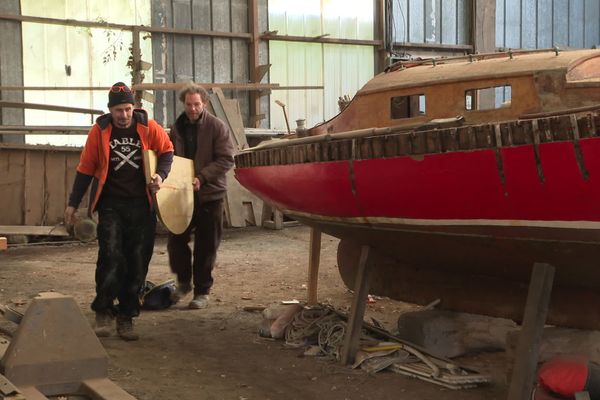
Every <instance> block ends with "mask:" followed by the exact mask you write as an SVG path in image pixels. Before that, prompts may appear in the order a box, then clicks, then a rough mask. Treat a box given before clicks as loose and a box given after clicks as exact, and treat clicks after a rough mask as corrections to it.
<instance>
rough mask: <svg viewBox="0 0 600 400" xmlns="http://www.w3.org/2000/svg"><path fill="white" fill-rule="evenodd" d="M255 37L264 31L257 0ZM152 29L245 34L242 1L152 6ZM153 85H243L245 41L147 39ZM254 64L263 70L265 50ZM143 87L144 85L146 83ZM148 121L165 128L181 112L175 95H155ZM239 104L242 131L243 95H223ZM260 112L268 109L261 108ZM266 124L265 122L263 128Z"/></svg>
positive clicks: (157, 2)
mask: <svg viewBox="0 0 600 400" xmlns="http://www.w3.org/2000/svg"><path fill="white" fill-rule="evenodd" d="M258 9H259V24H260V25H259V26H260V27H259V32H264V31H266V30H267V15H266V10H267V8H266V0H258ZM152 26H167V27H172V28H177V29H195V30H200V31H211V30H212V31H224V32H243V33H247V32H248V0H152ZM152 53H153V60H152V64H153V69H154V82H156V83H163V82H189V81H194V82H198V83H209V82H218V83H230V82H235V83H247V82H249V81H250V77H249V62H248V41H246V40H244V39H228V38H227V39H224V38H211V37H198V36H196V37H190V36H183V35H166V34H165V35H159V34H154V35H153V37H152ZM259 57H260V63H261V64H268V52H267V44H266V43H262V44H261V51H260V54H259ZM146 82H148V80H146ZM154 94H155V98H156V101H155V104H154V116H155V118H156V120H157V121H159V122H160V123H163V124H164V125H165V126H168V125H170V124H172V123H173V122H174V119H175V118H176V117H177V115H178V114H179V113H180V112H181V111H182V110H183V108H182V106H181V104H180V102H179V101H177V93H176V92H175V91H172V90H171V91H166V90H155V91H154ZM225 95H226V96H227V97H233V98H236V99H238V100H239V102H240V109H241V111H242V116H243V119H244V124H245V125H248V116H249V113H250V112H249V94H248V92H247V91H225ZM262 107H263V108H262V111H261V112H265V111H264V110H265V109H266V107H268V103H267V100H264V101H263V102H262ZM266 123H268V122H266Z"/></svg>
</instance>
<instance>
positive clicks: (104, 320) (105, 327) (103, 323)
mask: <svg viewBox="0 0 600 400" xmlns="http://www.w3.org/2000/svg"><path fill="white" fill-rule="evenodd" d="M111 331H112V317H111V316H110V314H107V313H96V326H95V328H94V333H95V334H96V336H98V337H108V336H110V333H111Z"/></svg>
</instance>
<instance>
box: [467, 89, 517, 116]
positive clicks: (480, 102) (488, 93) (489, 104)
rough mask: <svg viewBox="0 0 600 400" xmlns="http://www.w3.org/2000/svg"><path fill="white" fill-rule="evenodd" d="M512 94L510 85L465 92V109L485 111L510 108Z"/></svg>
mask: <svg viewBox="0 0 600 400" xmlns="http://www.w3.org/2000/svg"><path fill="white" fill-rule="evenodd" d="M511 93H512V91H511V87H510V85H502V86H494V87H487V88H479V89H469V90H467V91H465V109H466V110H467V111H485V110H496V109H498V108H506V107H510V104H511V97H512V96H511Z"/></svg>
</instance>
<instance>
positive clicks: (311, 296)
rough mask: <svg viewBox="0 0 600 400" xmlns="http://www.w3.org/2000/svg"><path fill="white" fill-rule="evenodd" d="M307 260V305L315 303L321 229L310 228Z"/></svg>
mask: <svg viewBox="0 0 600 400" xmlns="http://www.w3.org/2000/svg"><path fill="white" fill-rule="evenodd" d="M309 254H310V255H309V260H308V300H307V304H308V305H309V306H314V305H316V304H317V283H318V281H319V263H320V259H321V230H320V229H318V228H311V229H310V249H309Z"/></svg>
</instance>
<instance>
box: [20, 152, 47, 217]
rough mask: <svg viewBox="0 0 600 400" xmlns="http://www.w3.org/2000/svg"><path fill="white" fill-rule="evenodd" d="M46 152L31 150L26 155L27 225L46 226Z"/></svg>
mask: <svg viewBox="0 0 600 400" xmlns="http://www.w3.org/2000/svg"><path fill="white" fill-rule="evenodd" d="M44 154H45V152H44V151H34V150H30V151H27V152H26V153H25V181H24V194H23V199H24V200H23V208H24V213H25V217H24V218H25V221H24V224H25V225H43V224H44V203H45V196H44V193H45V192H46V185H45V181H44V174H42V173H40V172H41V171H44Z"/></svg>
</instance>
